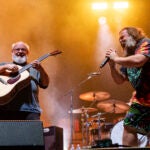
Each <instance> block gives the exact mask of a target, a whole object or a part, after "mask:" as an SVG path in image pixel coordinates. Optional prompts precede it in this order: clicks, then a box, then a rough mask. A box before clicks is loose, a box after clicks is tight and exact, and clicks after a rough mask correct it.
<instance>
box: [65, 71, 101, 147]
mask: <svg viewBox="0 0 150 150" xmlns="http://www.w3.org/2000/svg"><path fill="white" fill-rule="evenodd" d="M97 75H100V73H99V72H93V73H90V74H88V77H87V78H86V79H84V80H83V81H81V82H80V83H79V84H78V85H77V86H75V87H74V88H72V89H70V90H69V91H68V92H67V93H66V94H64V96H66V95H68V94H70V95H71V96H70V122H71V123H70V128H71V135H70V136H71V137H70V147H71V145H72V144H73V94H74V91H75V89H77V87H80V86H81V85H82V84H83V83H85V82H86V81H88V80H89V79H91V78H92V77H94V76H97ZM82 132H83V131H82ZM83 141H84V140H83Z"/></svg>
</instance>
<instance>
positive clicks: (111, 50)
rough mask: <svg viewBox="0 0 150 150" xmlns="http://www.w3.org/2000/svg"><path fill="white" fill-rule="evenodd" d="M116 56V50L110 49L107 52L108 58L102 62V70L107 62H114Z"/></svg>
mask: <svg viewBox="0 0 150 150" xmlns="http://www.w3.org/2000/svg"><path fill="white" fill-rule="evenodd" d="M115 56H116V50H114V49H111V48H110V49H109V50H107V51H106V57H105V59H104V60H103V61H102V63H101V64H100V68H103V67H104V66H105V65H106V64H107V62H108V61H109V60H110V59H111V60H113V58H114V57H115Z"/></svg>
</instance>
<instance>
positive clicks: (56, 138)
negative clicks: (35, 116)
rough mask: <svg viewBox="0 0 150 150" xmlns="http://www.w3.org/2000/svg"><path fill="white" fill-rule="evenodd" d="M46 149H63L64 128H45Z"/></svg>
mask: <svg viewBox="0 0 150 150" xmlns="http://www.w3.org/2000/svg"><path fill="white" fill-rule="evenodd" d="M44 141H45V150H63V129H62V128H60V127H56V126H51V127H47V128H44Z"/></svg>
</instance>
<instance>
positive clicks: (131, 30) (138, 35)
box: [119, 27, 146, 42]
mask: <svg viewBox="0 0 150 150" xmlns="http://www.w3.org/2000/svg"><path fill="white" fill-rule="evenodd" d="M123 30H127V32H128V34H129V35H130V36H132V37H133V39H134V40H135V41H137V42H138V41H139V40H141V39H143V38H145V37H146V34H145V33H144V31H143V30H142V29H141V28H136V27H124V28H123V29H121V31H120V32H122V31H123ZM120 32H119V33H120Z"/></svg>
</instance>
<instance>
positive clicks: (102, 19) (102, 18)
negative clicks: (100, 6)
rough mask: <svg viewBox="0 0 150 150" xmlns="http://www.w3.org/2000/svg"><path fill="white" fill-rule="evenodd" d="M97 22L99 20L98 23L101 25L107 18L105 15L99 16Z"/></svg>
mask: <svg viewBox="0 0 150 150" xmlns="http://www.w3.org/2000/svg"><path fill="white" fill-rule="evenodd" d="M98 22H99V24H101V25H103V24H106V22H107V19H106V17H100V18H99V19H98Z"/></svg>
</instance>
